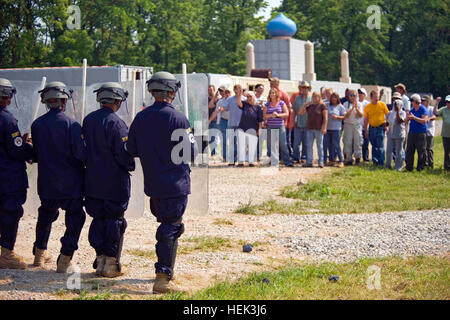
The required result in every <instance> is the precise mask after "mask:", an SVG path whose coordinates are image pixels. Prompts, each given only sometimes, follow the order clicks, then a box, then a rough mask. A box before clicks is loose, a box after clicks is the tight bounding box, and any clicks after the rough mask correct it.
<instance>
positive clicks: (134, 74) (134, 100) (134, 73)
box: [131, 70, 136, 121]
mask: <svg viewBox="0 0 450 320" xmlns="http://www.w3.org/2000/svg"><path fill="white" fill-rule="evenodd" d="M131 76H132V77H133V99H132V102H131V103H132V104H133V105H132V107H131V121H133V119H134V115H135V114H136V70H133V71H132V72H131Z"/></svg>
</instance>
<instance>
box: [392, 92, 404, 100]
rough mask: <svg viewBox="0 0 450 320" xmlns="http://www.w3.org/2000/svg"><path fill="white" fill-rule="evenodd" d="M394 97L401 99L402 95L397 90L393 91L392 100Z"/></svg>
mask: <svg viewBox="0 0 450 320" xmlns="http://www.w3.org/2000/svg"><path fill="white" fill-rule="evenodd" d="M394 99H400V100H401V99H402V95H401V94H400V93H399V92H394V94H393V95H392V100H394Z"/></svg>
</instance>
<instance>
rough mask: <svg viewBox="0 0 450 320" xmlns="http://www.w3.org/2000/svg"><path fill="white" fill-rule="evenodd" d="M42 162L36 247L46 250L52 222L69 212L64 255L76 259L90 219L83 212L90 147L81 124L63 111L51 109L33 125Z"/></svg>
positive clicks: (33, 133) (39, 176)
mask: <svg viewBox="0 0 450 320" xmlns="http://www.w3.org/2000/svg"><path fill="white" fill-rule="evenodd" d="M31 135H32V137H33V146H34V151H35V154H36V157H35V159H36V161H37V162H38V194H39V197H40V198H41V207H40V208H39V216H38V222H37V225H36V241H35V243H34V246H35V247H37V248H39V249H42V250H46V249H47V243H48V239H49V237H50V231H51V227H52V223H53V222H54V221H56V219H58V215H59V211H58V210H59V208H62V209H63V210H65V211H66V216H65V220H66V228H67V229H66V232H65V234H64V236H63V237H62V238H61V243H62V249H61V253H62V254H64V255H67V256H72V255H73V253H74V251H75V250H77V249H78V241H79V238H80V234H81V230H82V229H83V225H84V222H85V220H86V214H85V212H84V210H83V188H84V185H83V182H84V165H85V163H86V156H87V155H86V147H85V144H84V141H83V139H82V133H81V125H80V124H79V123H78V122H76V121H75V120H73V119H71V118H69V117H68V116H67V115H66V114H65V113H64V112H63V111H62V110H60V109H50V111H49V112H48V113H46V114H45V115H43V116H41V117H39V118H38V119H36V121H34V122H33V124H32V126H31Z"/></svg>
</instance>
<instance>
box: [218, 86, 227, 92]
mask: <svg viewBox="0 0 450 320" xmlns="http://www.w3.org/2000/svg"><path fill="white" fill-rule="evenodd" d="M219 90H221V91H225V90H227V87H225V86H220V87H219Z"/></svg>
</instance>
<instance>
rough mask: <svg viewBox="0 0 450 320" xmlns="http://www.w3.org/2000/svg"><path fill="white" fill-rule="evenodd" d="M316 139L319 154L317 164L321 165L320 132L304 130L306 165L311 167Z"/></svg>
mask: <svg viewBox="0 0 450 320" xmlns="http://www.w3.org/2000/svg"><path fill="white" fill-rule="evenodd" d="M314 139H316V146H317V153H318V154H319V164H323V134H322V130H309V129H308V130H306V144H307V146H308V147H307V151H306V163H307V164H308V165H312V161H313V143H314Z"/></svg>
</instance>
